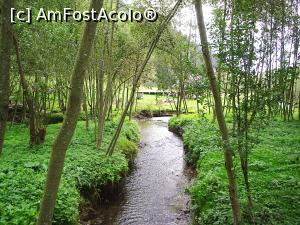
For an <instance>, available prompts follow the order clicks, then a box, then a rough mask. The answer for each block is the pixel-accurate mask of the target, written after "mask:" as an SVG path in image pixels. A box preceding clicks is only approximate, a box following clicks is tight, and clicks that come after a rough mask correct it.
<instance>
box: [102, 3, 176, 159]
mask: <svg viewBox="0 0 300 225" xmlns="http://www.w3.org/2000/svg"><path fill="white" fill-rule="evenodd" d="M181 2H182V0H178V1H177V3H176V4H175V6H174V8H173V9H172V11H171V12H170V13H169V15H168V16H167V17H166V19H165V20H164V22H163V23H162V24H161V26H160V27H159V29H158V31H157V33H156V36H155V37H154V39H153V40H152V43H151V45H150V48H149V50H148V52H147V55H146V57H145V59H144V61H143V63H142V65H141V67H140V69H139V71H138V72H137V74H136V76H135V77H134V78H133V79H134V82H133V88H132V91H131V94H130V97H129V100H128V102H127V103H126V106H125V109H124V111H123V113H122V115H121V119H120V122H119V124H118V127H117V130H116V132H115V134H114V136H113V138H112V140H111V142H110V145H109V147H108V149H107V154H109V155H112V154H113V152H114V149H115V146H116V143H117V140H118V138H119V135H120V132H121V129H122V127H123V123H124V121H125V117H126V115H127V112H128V110H129V107H130V105H131V103H132V101H133V100H134V96H135V92H136V89H137V85H138V83H139V81H140V79H141V77H142V75H143V72H144V70H145V67H146V66H147V64H148V62H149V60H150V58H151V56H152V53H153V51H154V49H155V47H156V45H157V43H158V42H159V39H160V37H161V35H162V33H163V31H164V30H165V28H166V27H167V25H168V24H169V22H170V20H171V19H172V18H173V16H174V15H175V13H176V12H177V10H178V8H179V6H180V4H181Z"/></svg>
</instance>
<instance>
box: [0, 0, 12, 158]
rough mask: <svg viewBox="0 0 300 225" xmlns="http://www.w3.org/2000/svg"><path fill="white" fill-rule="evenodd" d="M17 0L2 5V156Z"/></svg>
mask: <svg viewBox="0 0 300 225" xmlns="http://www.w3.org/2000/svg"><path fill="white" fill-rule="evenodd" d="M14 4H15V0H4V1H2V5H1V11H2V16H1V33H0V35H1V36H0V154H1V152H2V148H3V144H4V136H5V129H6V121H7V116H8V104H9V94H10V76H9V71H10V56H11V49H12V24H11V22H10V9H11V8H13V7H14Z"/></svg>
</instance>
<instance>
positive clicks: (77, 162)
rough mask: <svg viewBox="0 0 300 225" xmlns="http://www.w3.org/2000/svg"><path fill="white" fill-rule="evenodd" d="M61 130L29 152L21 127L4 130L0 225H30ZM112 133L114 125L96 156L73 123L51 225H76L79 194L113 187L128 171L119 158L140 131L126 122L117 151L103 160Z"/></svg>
mask: <svg viewBox="0 0 300 225" xmlns="http://www.w3.org/2000/svg"><path fill="white" fill-rule="evenodd" d="M60 126H61V125H60V124H55V125H50V126H49V127H48V129H47V137H46V141H45V143H44V144H43V145H42V146H39V147H36V148H34V149H29V148H28V144H27V143H28V131H27V128H26V127H25V126H24V125H18V126H14V127H12V128H11V129H10V130H8V133H7V135H6V141H5V146H4V152H3V156H2V157H1V159H0V171H1V172H0V224H1V225H2V224H3V225H6V224H11V225H23V224H24V225H30V224H35V221H36V217H37V213H38V208H39V201H40V199H41V197H42V193H43V185H44V182H45V177H46V173H47V165H48V160H49V157H50V151H51V146H52V143H53V140H54V138H55V136H56V134H57V132H58V130H59V128H60ZM115 127H116V124H115V123H114V122H107V125H106V127H105V133H104V144H103V145H104V147H103V149H100V150H98V149H96V147H95V140H94V139H95V135H94V133H93V131H86V130H85V129H84V122H79V123H78V126H77V129H76V132H75V135H74V137H73V139H72V142H71V144H70V147H69V149H68V152H67V156H66V161H65V166H64V173H63V177H62V181H61V185H60V188H59V194H58V199H57V203H56V207H55V213H54V221H53V224H59V225H63V224H78V218H79V204H80V190H84V189H89V188H91V187H93V188H95V187H96V188H101V186H103V185H105V184H108V183H113V182H118V181H119V180H120V179H121V177H122V175H123V174H124V173H126V172H127V171H128V159H127V158H126V155H125V154H126V153H124V152H125V151H126V147H127V146H130V148H133V146H136V143H137V141H138V139H139V130H138V128H137V125H136V124H135V123H131V122H126V123H125V125H124V129H123V131H122V133H121V137H120V140H122V142H123V143H124V144H123V146H122V145H121V146H119V145H117V149H116V152H115V153H114V154H113V156H112V157H108V156H106V155H105V147H106V146H107V144H108V143H109V141H110V138H111V137H112V133H113V132H114V129H115ZM129 139H130V140H129ZM128 151H132V149H129V150H128Z"/></svg>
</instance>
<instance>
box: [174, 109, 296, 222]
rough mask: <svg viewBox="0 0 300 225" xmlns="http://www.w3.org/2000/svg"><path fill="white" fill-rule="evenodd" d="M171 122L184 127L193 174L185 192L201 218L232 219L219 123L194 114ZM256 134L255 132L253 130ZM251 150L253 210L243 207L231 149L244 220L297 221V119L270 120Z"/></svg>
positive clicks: (240, 181) (176, 128)
mask: <svg viewBox="0 0 300 225" xmlns="http://www.w3.org/2000/svg"><path fill="white" fill-rule="evenodd" d="M169 128H170V129H171V130H173V131H176V132H177V133H178V132H179V133H181V132H183V141H184V145H185V148H186V149H187V154H186V160H187V162H189V163H190V164H194V165H195V167H196V169H197V174H198V175H197V177H196V178H195V180H194V182H193V185H192V187H191V188H189V190H188V193H189V194H190V196H191V199H192V210H193V212H194V215H195V217H196V220H197V221H198V222H199V224H232V221H231V209H230V203H229V199H228V191H227V177H226V171H225V167H224V160H223V152H222V147H221V146H220V143H221V142H220V140H219V135H218V129H217V127H216V125H215V124H212V123H211V122H209V121H208V120H206V119H200V118H199V117H197V116H195V115H193V116H191V115H189V116H182V117H180V118H176V117H173V118H172V119H171V120H170V122H169ZM256 135H257V136H256ZM251 138H252V139H253V141H252V143H251V145H253V148H252V149H251V150H250V156H249V171H250V174H249V179H250V185H251V194H252V199H253V210H252V216H249V215H251V214H249V213H248V211H247V209H246V208H247V207H246V205H247V198H246V194H245V191H244V188H243V179H242V173H241V169H240V165H239V157H238V153H235V168H236V171H237V178H238V187H239V195H240V199H241V205H242V211H243V220H244V223H245V224H291V225H296V224H299V221H300V209H299V202H300V182H299V180H300V152H299V148H300V123H299V121H292V122H282V121H273V122H269V123H268V124H266V125H265V126H264V128H263V129H262V130H261V131H260V132H259V133H258V134H257V133H256V134H255V135H254V136H251Z"/></svg>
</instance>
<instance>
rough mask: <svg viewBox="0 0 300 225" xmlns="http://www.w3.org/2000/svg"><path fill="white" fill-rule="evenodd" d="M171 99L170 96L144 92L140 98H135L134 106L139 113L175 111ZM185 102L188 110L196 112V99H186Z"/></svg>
mask: <svg viewBox="0 0 300 225" xmlns="http://www.w3.org/2000/svg"><path fill="white" fill-rule="evenodd" d="M172 100H173V99H172V97H166V96H162V95H157V96H156V95H148V94H145V95H144V96H143V98H142V99H138V100H137V104H136V106H135V109H136V113H140V112H141V111H146V112H149V113H152V114H153V113H154V114H159V112H167V113H168V112H172V111H173V112H175V111H176V108H175V105H174V102H172ZM186 102H187V107H188V110H189V112H197V103H196V100H192V99H187V100H186Z"/></svg>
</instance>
